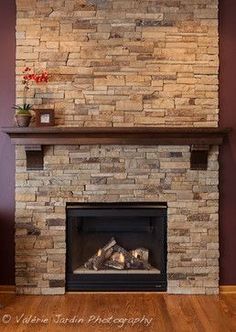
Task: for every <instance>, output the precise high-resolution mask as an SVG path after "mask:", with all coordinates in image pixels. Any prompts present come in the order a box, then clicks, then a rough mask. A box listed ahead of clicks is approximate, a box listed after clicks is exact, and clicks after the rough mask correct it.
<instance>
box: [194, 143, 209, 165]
mask: <svg viewBox="0 0 236 332" xmlns="http://www.w3.org/2000/svg"><path fill="white" fill-rule="evenodd" d="M209 150H210V145H198V144H193V145H191V149H190V151H191V158H190V169H192V170H207V166H208V154H209Z"/></svg>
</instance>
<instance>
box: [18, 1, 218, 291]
mask: <svg viewBox="0 0 236 332" xmlns="http://www.w3.org/2000/svg"><path fill="white" fill-rule="evenodd" d="M16 2H17V56H16V72H17V103H21V102H22V96H23V90H22V86H21V73H22V70H23V69H24V67H26V66H29V67H32V68H35V69H38V68H40V69H41V68H45V69H47V71H48V72H49V74H50V81H49V83H48V84H47V85H40V86H35V87H32V88H31V89H30V91H29V97H30V98H29V102H31V103H32V104H34V105H35V108H46V109H47V108H52V109H54V110H55V118H56V125H58V126H64V127H71V126H77V127H140V126H142V127H143V126H157V127H170V126H171V127H176V126H179V127H217V126H218V78H217V75H218V32H217V10H218V9H217V1H216V0H204V1H203V0H195V1H187V0H180V1H174V0H161V1H160V0H158V1H155V0H146V1H138V0H119V1H117V0H104V1H101V0H91V1H89V0H48V1H43V0H32V1H27V0H17V1H16ZM190 149H191V147H190V145H140V144H137V145H135V144H133V145H105V144H102V145H94V144H93V145H47V146H45V147H44V169H43V170H41V171H30V170H27V169H26V153H25V148H24V146H17V147H16V234H15V240H16V262H15V266H16V286H17V291H18V293H23V294H64V293H65V287H66V277H65V275H66V250H67V249H66V204H68V203H83V202H84V203H105V202H110V203H122V202H147V203H148V202H155V203H158V202H165V203H166V204H167V219H168V223H167V225H168V226H167V291H168V292H169V293H182V294H186V293H187V294H188V293H190V294H215V293H217V292H218V273H219V271H218V270H219V264H218V258H219V239H218V218H219V215H218V199H219V191H218V167H219V165H218V147H217V146H212V147H211V149H210V152H209V157H208V167H207V170H192V169H190V153H191V151H190Z"/></svg>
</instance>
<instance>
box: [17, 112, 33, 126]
mask: <svg viewBox="0 0 236 332" xmlns="http://www.w3.org/2000/svg"><path fill="white" fill-rule="evenodd" d="M15 118H16V124H17V126H18V127H29V125H30V121H31V118H32V115H31V114H16V117H15Z"/></svg>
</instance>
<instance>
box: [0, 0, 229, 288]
mask: <svg viewBox="0 0 236 332" xmlns="http://www.w3.org/2000/svg"><path fill="white" fill-rule="evenodd" d="M235 16H236V1H235V0H220V63H221V68H220V108H221V113H220V114H221V116H220V125H221V126H226V127H232V128H233V129H234V132H233V133H232V134H231V135H230V138H229V140H228V141H227V142H226V143H225V145H224V146H223V148H222V149H221V157H220V162H221V179H220V180H221V185H220V192H221V204H220V216H221V218H220V219H221V220H220V250H221V259H220V278H221V280H220V283H221V284H222V285H223V284H224V285H227V284H228V285H229V284H236V264H235V262H236V87H235V78H236V37H235V36H236V19H235ZM0 44H1V45H3V46H4V47H2V48H1V56H0V59H1V61H0V127H2V126H8V125H12V122H13V112H12V111H11V107H12V105H13V104H14V100H15V91H14V90H15V84H14V81H15V77H14V75H15V74H14V71H15V1H14V0H1V1H0ZM14 165H15V161H14V148H13V146H11V145H10V141H9V139H8V138H7V136H5V135H3V134H1V133H0V244H1V250H0V284H5V285H7V284H14V202H15V200H14V169H15V166H14Z"/></svg>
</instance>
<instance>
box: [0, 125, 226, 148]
mask: <svg viewBox="0 0 236 332" xmlns="http://www.w3.org/2000/svg"><path fill="white" fill-rule="evenodd" d="M2 131H3V132H4V133H6V134H8V135H9V136H10V137H11V142H12V143H13V144H18V145H25V144H31V145H32V144H36V145H56V144H62V145H63V144H65V145H68V144H127V145H129V144H131V145H133V144H137V145H142V144H144V145H152V144H154V145H155V144H163V145H192V144H207V145H220V144H222V142H223V138H224V136H225V135H226V134H227V133H228V132H229V129H224V128H223V129H221V128H180V127H176V128H175V127H171V128H163V127H129V128H126V127H124V128H114V127H111V128H101V127H99V128H94V127H88V128H78V127H44V128H31V127H29V128H18V127H11V128H2Z"/></svg>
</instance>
